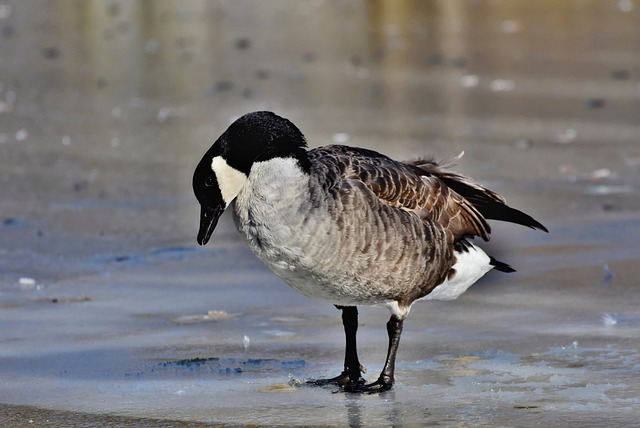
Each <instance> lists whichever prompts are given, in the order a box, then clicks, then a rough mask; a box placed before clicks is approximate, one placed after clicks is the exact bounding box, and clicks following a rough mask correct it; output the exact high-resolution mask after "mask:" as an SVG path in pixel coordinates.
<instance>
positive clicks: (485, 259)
mask: <svg viewBox="0 0 640 428" xmlns="http://www.w3.org/2000/svg"><path fill="white" fill-rule="evenodd" d="M455 256H456V259H457V260H458V261H457V262H456V264H455V265H453V269H455V274H454V275H453V277H451V278H448V279H445V280H444V282H443V283H442V284H440V285H438V286H437V287H436V288H434V289H433V291H431V293H429V294H427V295H426V296H424V297H423V298H422V299H424V300H454V299H457V298H458V296H460V295H461V294H462V293H464V292H465V291H467V288H469V287H471V285H473V283H475V282H476V281H477V280H479V279H480V278H482V276H483V275H484V274H485V273H487V272H489V271H490V270H491V269H493V266H492V265H491V259H490V258H489V256H487V254H486V253H485V252H484V251H482V249H481V248H479V247H476V246H473V245H470V246H469V250H468V251H461V252H456V253H455ZM422 299H420V300H422Z"/></svg>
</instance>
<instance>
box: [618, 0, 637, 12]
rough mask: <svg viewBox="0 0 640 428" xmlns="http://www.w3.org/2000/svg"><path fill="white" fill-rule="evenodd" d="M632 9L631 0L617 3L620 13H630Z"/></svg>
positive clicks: (621, 0)
mask: <svg viewBox="0 0 640 428" xmlns="http://www.w3.org/2000/svg"><path fill="white" fill-rule="evenodd" d="M633 8H634V5H633V2H632V1H631V0H620V1H619V2H618V9H620V11H621V12H631V11H633Z"/></svg>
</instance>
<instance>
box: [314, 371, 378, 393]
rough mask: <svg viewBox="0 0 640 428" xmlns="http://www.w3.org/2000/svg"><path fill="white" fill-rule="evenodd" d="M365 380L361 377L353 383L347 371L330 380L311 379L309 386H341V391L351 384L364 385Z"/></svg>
mask: <svg viewBox="0 0 640 428" xmlns="http://www.w3.org/2000/svg"><path fill="white" fill-rule="evenodd" d="M365 382H366V381H365V380H364V379H363V378H362V377H361V376H360V377H359V378H358V380H356V381H352V380H351V377H350V376H349V373H347V371H346V370H345V371H343V372H342V373H340V374H339V375H338V376H336V377H332V378H329V379H311V380H308V381H307V385H312V386H327V385H337V386H339V387H340V388H341V389H342V388H344V387H345V385H349V384H353V385H358V384H361V385H364V384H365Z"/></svg>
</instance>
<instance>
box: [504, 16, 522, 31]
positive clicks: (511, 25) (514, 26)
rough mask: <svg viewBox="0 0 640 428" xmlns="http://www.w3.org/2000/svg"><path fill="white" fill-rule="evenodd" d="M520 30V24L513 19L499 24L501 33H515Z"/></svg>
mask: <svg viewBox="0 0 640 428" xmlns="http://www.w3.org/2000/svg"><path fill="white" fill-rule="evenodd" d="M521 28H522V26H521V25H520V22H519V21H515V20H513V19H508V20H506V21H502V22H501V23H500V30H502V32H503V33H507V34H513V33H517V32H519V31H520V29H521Z"/></svg>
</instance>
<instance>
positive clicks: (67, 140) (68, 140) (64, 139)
mask: <svg viewBox="0 0 640 428" xmlns="http://www.w3.org/2000/svg"><path fill="white" fill-rule="evenodd" d="M69 144H71V137H69V136H68V135H65V136H64V137H62V145H63V146H68V145H69Z"/></svg>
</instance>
